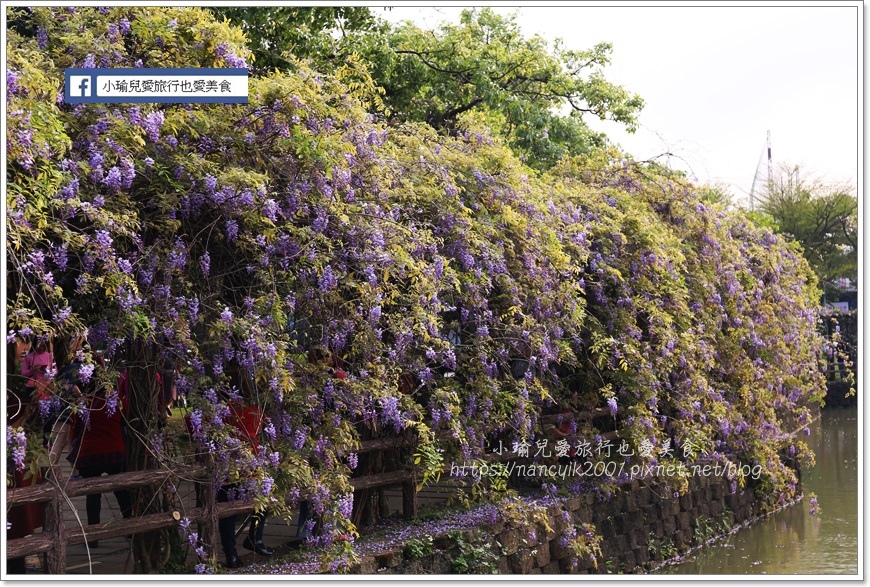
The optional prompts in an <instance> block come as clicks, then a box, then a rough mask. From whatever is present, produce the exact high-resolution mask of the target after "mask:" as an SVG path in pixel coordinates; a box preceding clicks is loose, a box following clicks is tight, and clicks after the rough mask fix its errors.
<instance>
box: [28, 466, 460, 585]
mask: <svg viewBox="0 0 870 587" xmlns="http://www.w3.org/2000/svg"><path fill="white" fill-rule="evenodd" d="M64 466H65V469H64V473H65V474H67V475H69V474H71V471H70V468H69V465H68V464H67V463H66V462H65V461H64ZM454 492H455V485H454V484H453V483H452V480H451V479H450V478H449V477H447V478H445V479H443V480H442V481H441V483H438V484H436V485H433V486H431V487H427V488H424V489H423V490H422V491H421V492H420V493H419V494H418V500H419V504H420V506H421V508H426V507H427V506H428V507H437V506H438V505H442V504H444V503H445V502H446V501H447V500H448V499H449V498H450V496H451V495H452V494H453V493H454ZM385 494H386V497H387V505H388V509H389V513H390V515H391V516H393V515H400V513H401V511H402V492H401V490H400V489H398V488H388V489H386V490H385ZM178 498H179V501H180V502H181V503H180V504H179V505H180V507H181V508H182V509H184V508H193V507H195V493H194V487H193V484H192V483H189V482H183V483H181V484H179V487H178ZM85 499H86V498H85V496H80V497H75V498H72V499H70V500H69V501H68V502H67V504H66V505H65V507H64V524H65V526H66V527H67V528H74V527H78V526H86V525H87V512H86V509H85ZM120 519H121V512H120V510H119V508H118V502H117V500H116V499H115V496H114V495H113V494H111V493H106V494H103V495H102V508H101V517H100V521H101V522H109V521H114V520H120ZM244 521H245V517H244V516H238V517H237V523H238V524H241V523H243V522H244ZM294 522H295V520H294ZM243 530H244V529H242V528H239V531H238V532H237V540H236V544H237V549H238V553H239V556H240V557H241V558H242V560H243V561H244V562H245V564H246V565H250V564H252V563H255V562H264V561H265V559H264V558H263V557H260V556H258V555H256V554H254V553H252V552H249V551H247V550H246V549H244V548H243V547H242V541H243V539H244V537H245V535H246V533H245V532H244V531H243ZM263 542H264V543H265V544H266V545H267V546H269V547H270V548H273V549H275V548H281V547H287V546H288V545H293V544H296V543H297V542H298V539H297V538H296V525H295V523H293V524H289V523H287V522H286V521H285V520H283V519H280V518H269V519H268V521H267V523H266V527H265V531H264V535H263ZM131 544H132V543H131V541H130V540H129V539H127V538H124V537H121V538H110V539H106V540H100V541H99V543H98V545H97V546H96V548H88V546H87V544H84V543H83V544H76V545H73V546H68V547H67V558H66V572H67V574H70V575H87V574H98V575H125V574H132V573H133V568H134V564H133V555H132V549H131ZM191 550H192V549H191ZM194 559H195V556H194V555H193V553H192V551H191V553H190V554H189V555H188V561H189V562H191V563H193V562H195V560H194ZM26 562H27V573H28V574H43V573H44V572H45V571H44V569H45V560H44V557H43V556H41V555H34V556H29V557H27V559H26ZM218 562H221V563H222V562H223V553H222V552H221V553H219V556H218Z"/></svg>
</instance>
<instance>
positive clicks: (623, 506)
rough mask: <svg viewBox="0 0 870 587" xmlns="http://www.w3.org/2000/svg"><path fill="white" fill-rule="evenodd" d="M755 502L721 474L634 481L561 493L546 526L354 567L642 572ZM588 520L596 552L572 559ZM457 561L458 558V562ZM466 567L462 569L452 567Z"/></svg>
mask: <svg viewBox="0 0 870 587" xmlns="http://www.w3.org/2000/svg"><path fill="white" fill-rule="evenodd" d="M758 514H759V509H758V503H757V501H756V499H755V497H754V493H753V491H752V489H751V488H750V487H747V488H746V489H744V490H738V491H737V492H736V493H731V486H730V482H729V481H728V480H727V479H726V478H724V477H713V476H710V477H704V476H695V477H692V478H691V479H690V484H689V491H688V492H687V493H686V494H685V495H683V496H677V497H674V495H673V494H671V495H661V491H660V489H657V488H652V487H649V486H646V485H643V484H642V483H641V482H637V481H635V482H634V483H633V484H632V485H630V486H628V487H625V488H623V490H622V491H620V492H619V493H617V494H616V495H615V496H613V497H612V498H611V499H609V500H607V501H596V499H595V497H594V496H592V495H584V496H579V497H573V498H568V499H562V500H559V501H558V502H557V504H556V505H550V506H549V507H548V509H547V517H548V523H549V525H550V527H551V531H550V532H547V531H546V530H545V528H544V526H543V525H540V526H538V527H528V526H524V527H511V526H510V525H506V524H505V523H498V524H495V525H487V526H482V527H480V528H477V529H474V530H466V531H464V532H462V533H461V535H460V534H459V533H454V534H453V535H452V537H450V538H449V537H446V536H435V537H432V541H431V543H430V544H431V549H430V550H431V552H428V551H424V552H423V553H421V552H420V551H419V549H418V551H416V552H411V551H409V548H407V547H406V548H405V549H404V553H403V551H402V550H395V551H389V552H383V553H377V554H374V555H372V556H368V557H365V558H364V559H363V560H362V561H361V563H360V565H359V566H358V567H357V568H355V569H354V571H355V572H359V573H413V574H449V573H456V572H469V573H474V572H480V573H483V572H487V573H491V572H496V570H497V572H499V573H505V574H542V573H543V574H560V573H620V572H624V573H642V572H645V571H648V570H651V569H654V568H656V567H658V566H660V565H661V564H662V563H663V562H664V561H666V560H668V559H672V558H674V557H676V556H678V555H681V554H685V553H686V552H688V551H689V550H691V549H693V548H696V547H699V546H701V545H703V544H706V543H710V542H712V541H713V540H715V539H716V538H717V537H719V536H722V535H723V534H726V533H728V532H729V531H730V530H731V529H732V528H735V527H737V526H739V525H743V524H745V523H748V522H749V521H751V520H754V519H755V518H756V517H757V516H758ZM581 524H593V525H594V526H595V533H596V534H597V535H598V536H600V538H601V540H600V550H601V552H600V555H599V556H597V557H596V558H597V560H596V561H593V559H592V558H591V557H585V558H584V559H583V560H578V559H577V557H576V556H575V553H574V552H572V551H571V550H570V548H568V547H567V546H566V540H565V539H564V537H565V535H566V533H567V532H571V526H572V525H573V526H574V527H577V526H579V525H581ZM457 563H460V564H457ZM457 568H459V569H463V568H467V569H468V570H467V571H461V570H459V571H458V570H457Z"/></svg>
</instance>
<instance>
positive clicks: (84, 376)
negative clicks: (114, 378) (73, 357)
mask: <svg viewBox="0 0 870 587" xmlns="http://www.w3.org/2000/svg"><path fill="white" fill-rule="evenodd" d="M93 374H94V366H93V365H90V364H89V365H82V368H81V369H79V377H80V378H81V380H82V382H83V383H87V382H88V381H90V380H91V376H92V375H93Z"/></svg>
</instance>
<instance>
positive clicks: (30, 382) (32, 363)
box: [21, 338, 54, 400]
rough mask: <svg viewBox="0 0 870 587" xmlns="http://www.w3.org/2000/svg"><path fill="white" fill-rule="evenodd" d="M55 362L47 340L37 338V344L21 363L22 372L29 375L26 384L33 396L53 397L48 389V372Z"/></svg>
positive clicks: (37, 397)
mask: <svg viewBox="0 0 870 587" xmlns="http://www.w3.org/2000/svg"><path fill="white" fill-rule="evenodd" d="M53 363H54V356H53V355H52V354H51V351H49V348H48V343H47V341H46V340H44V339H42V338H37V339H36V345H35V346H34V347H33V349H32V350H31V351H30V352H29V353H27V356H25V357H24V361H23V362H22V363H21V374H22V375H23V376H24V377H27V383H26V386H27V389H28V390H29V391H30V394H31V397H32V398H34V399H36V400H44V399H48V398H49V397H51V392H50V391H49V390H48V383H49V378H48V376H47V375H46V373H47V372H48V370H49V369H50V368H51V366H52V364H53Z"/></svg>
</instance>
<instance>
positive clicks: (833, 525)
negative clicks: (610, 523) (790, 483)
mask: <svg viewBox="0 0 870 587" xmlns="http://www.w3.org/2000/svg"><path fill="white" fill-rule="evenodd" d="M808 444H809V445H810V447H811V448H812V449H813V450H814V451H815V453H816V466H815V467H814V468H812V469H810V470H809V471H805V472H804V475H803V486H804V494H808V493H810V492H814V493H815V494H816V496H817V497H818V501H819V506H820V507H821V513H816V515H811V514H810V503H809V499H807V498H804V499H803V500H802V501H801V502H800V503H798V504H795V505H793V506H791V507H788V508H786V509H784V510H782V511H780V512H777V513H776V514H773V515H772V516H771V517H769V518H767V519H766V520H764V521H760V522H757V523H756V524H753V525H752V526H750V527H749V528H744V529H742V530H740V531H739V532H737V533H735V534H734V535H732V536H731V537H729V538H728V539H727V540H725V541H723V542H720V543H718V544H717V545H716V546H713V547H710V548H707V549H705V550H704V551H703V552H700V553H698V554H697V555H695V556H694V558H693V559H691V560H688V561H686V562H684V563H681V564H679V565H676V566H673V567H668V568H666V569H663V570H662V571H661V572H662V573H667V574H708V575H713V574H728V575H746V574H756V575H757V574H767V575H843V574H845V575H857V573H858V411H857V410H856V409H831V410H823V411H822V417H821V419H820V421H817V422H816V424H815V425H814V428H813V431H812V434H811V436H810V438H809V439H808Z"/></svg>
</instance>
